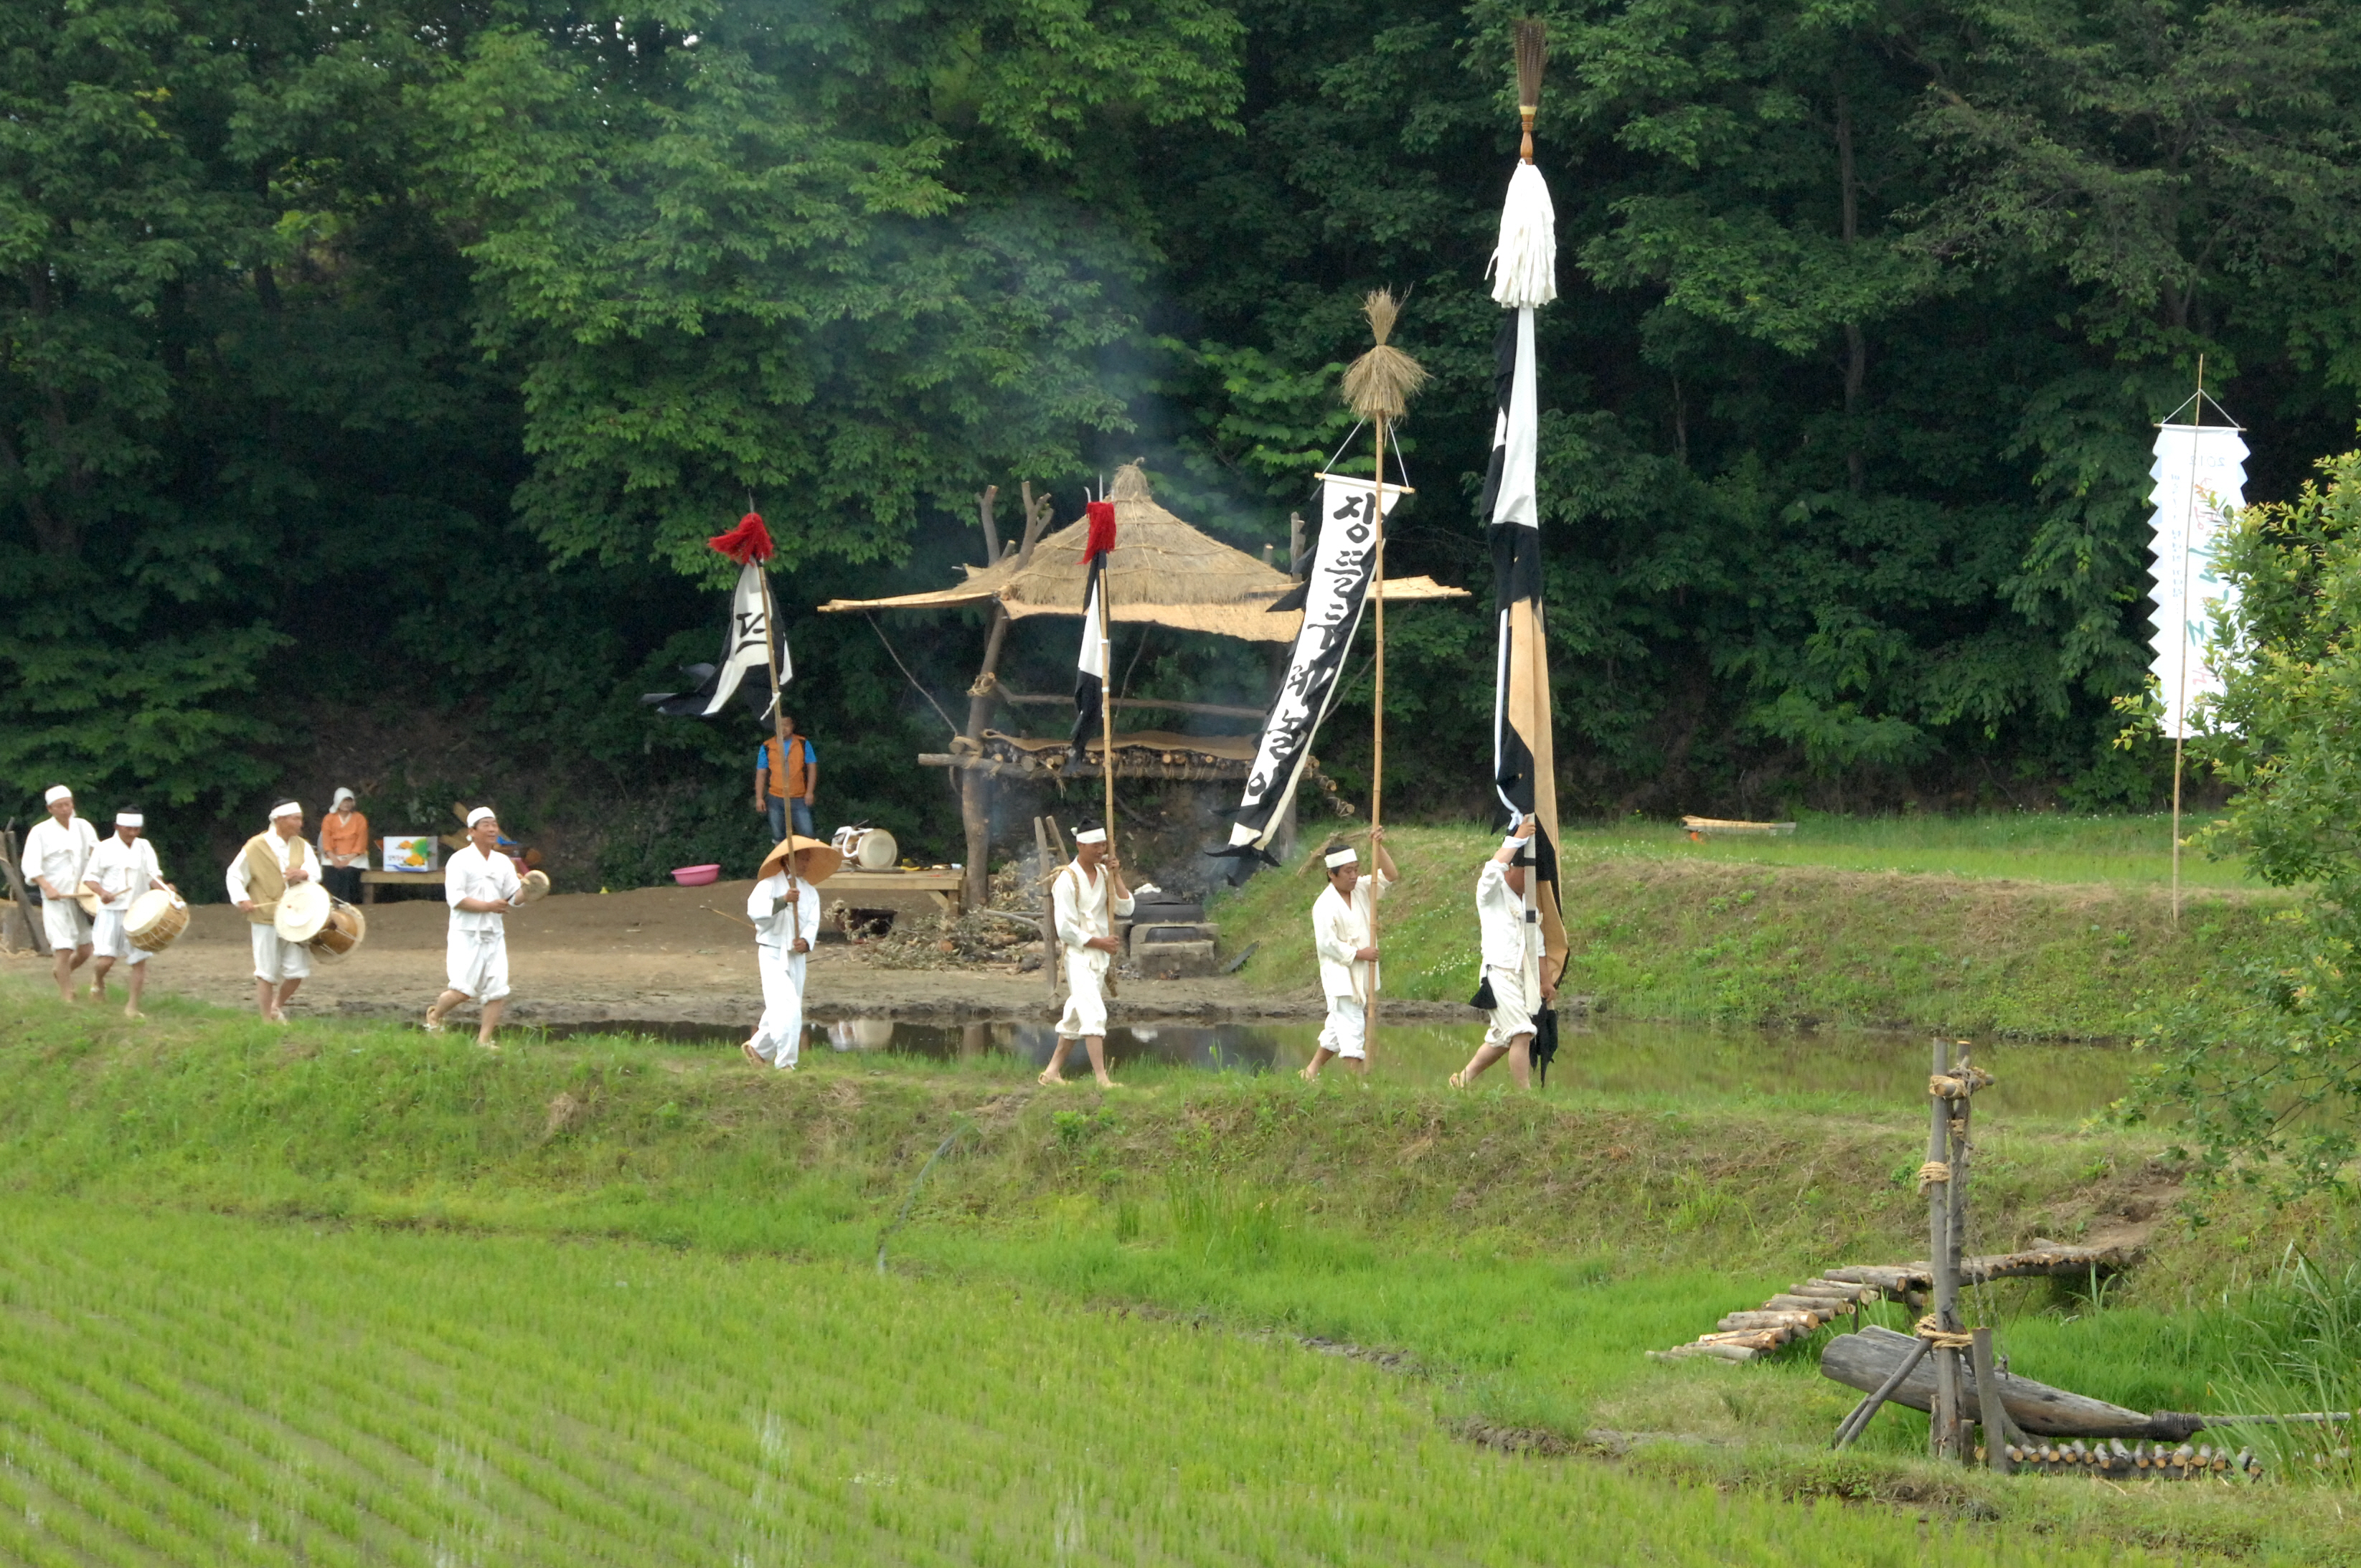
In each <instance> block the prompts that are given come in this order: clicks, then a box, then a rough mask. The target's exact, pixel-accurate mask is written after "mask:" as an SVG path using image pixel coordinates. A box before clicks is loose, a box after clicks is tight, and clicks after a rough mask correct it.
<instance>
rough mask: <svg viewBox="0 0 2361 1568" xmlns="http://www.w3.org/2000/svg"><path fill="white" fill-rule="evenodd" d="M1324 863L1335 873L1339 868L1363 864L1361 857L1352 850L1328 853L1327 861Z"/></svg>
mask: <svg viewBox="0 0 2361 1568" xmlns="http://www.w3.org/2000/svg"><path fill="white" fill-rule="evenodd" d="M1322 863H1323V865H1325V866H1326V867H1327V868H1328V869H1329V870H1330V871H1332V872H1333V871H1334V870H1335V869H1336V868H1337V867H1338V866H1357V865H1359V864H1360V863H1361V857H1360V855H1359V854H1358V853H1357V852H1356V851H1355V850H1329V851H1328V858H1327V860H1326V861H1323V862H1322Z"/></svg>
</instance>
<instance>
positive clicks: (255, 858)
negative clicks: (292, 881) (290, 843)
mask: <svg viewBox="0 0 2361 1568" xmlns="http://www.w3.org/2000/svg"><path fill="white" fill-rule="evenodd" d="M241 852H242V853H243V854H244V855H245V856H246V895H247V897H248V898H250V899H252V900H253V901H254V907H253V908H252V909H250V910H248V911H247V916H246V918H247V923H248V924H250V925H255V926H268V925H269V924H270V923H271V921H272V920H274V919H276V918H277V917H278V915H279V901H280V899H282V898H284V897H286V896H287V869H286V867H285V866H284V865H283V864H282V863H281V862H280V859H279V836H278V835H277V834H275V833H271V832H269V831H267V830H266V831H264V832H260V833H257V834H256V835H255V836H254V837H253V838H251V839H247V841H246V848H245V850H243V851H241Z"/></svg>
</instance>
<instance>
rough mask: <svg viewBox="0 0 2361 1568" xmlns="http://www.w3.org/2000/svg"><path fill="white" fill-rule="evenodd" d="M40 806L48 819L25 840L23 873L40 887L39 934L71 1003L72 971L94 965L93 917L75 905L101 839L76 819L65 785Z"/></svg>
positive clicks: (53, 788) (62, 997)
mask: <svg viewBox="0 0 2361 1568" xmlns="http://www.w3.org/2000/svg"><path fill="white" fill-rule="evenodd" d="M41 803H42V804H43V805H44V806H48V807H49V816H48V817H45V818H43V819H42V820H41V821H38V822H36V823H34V824H33V826H32V828H31V830H30V831H29V832H27V834H26V835H25V869H26V870H27V871H28V872H32V873H33V880H34V881H35V882H36V883H38V884H39V885H40V889H41V928H42V930H43V931H44V932H45V933H47V935H48V937H49V951H50V952H51V953H53V954H55V955H56V958H55V960H54V961H53V962H52V964H51V965H50V972H51V973H52V974H53V975H54V976H55V978H56V980H57V982H58V1000H59V1001H60V1002H71V1001H72V1000H73V999H74V979H73V976H74V970H78V969H80V968H82V965H84V964H86V963H88V962H90V916H87V915H84V914H83V913H82V905H79V904H77V903H75V902H74V899H75V897H76V895H78V894H80V893H81V892H82V873H83V872H84V871H85V870H87V869H88V867H89V865H90V857H91V855H92V854H93V852H95V851H96V850H97V849H98V833H97V830H96V829H94V828H92V827H91V825H90V824H89V823H88V822H85V821H84V820H82V818H81V817H77V816H75V815H74V797H73V791H71V790H70V789H68V788H67V787H66V786H65V785H63V784H51V785H50V786H49V792H48V793H47V794H45V795H42V796H41Z"/></svg>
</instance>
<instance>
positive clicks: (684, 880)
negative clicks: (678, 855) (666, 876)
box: [672, 866, 721, 887]
mask: <svg viewBox="0 0 2361 1568" xmlns="http://www.w3.org/2000/svg"><path fill="white" fill-rule="evenodd" d="M720 879H721V868H720V867H719V866H682V867H679V868H678V869H676V870H675V871H674V872H673V873H672V880H673V881H675V882H676V883H680V885H681V886H683V887H703V886H704V885H705V884H706V883H710V882H719V880H720Z"/></svg>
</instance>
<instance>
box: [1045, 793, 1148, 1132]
mask: <svg viewBox="0 0 2361 1568" xmlns="http://www.w3.org/2000/svg"><path fill="white" fill-rule="evenodd" d="M1049 905H1050V909H1051V911H1052V913H1053V914H1054V916H1056V923H1057V928H1058V945H1059V947H1060V949H1061V950H1062V951H1063V952H1064V954H1065V958H1066V1011H1065V1012H1064V1013H1063V1014H1061V1015H1060V1017H1059V1019H1058V1045H1057V1048H1056V1049H1055V1050H1053V1051H1051V1052H1050V1053H1049V1066H1048V1067H1046V1068H1043V1069H1041V1081H1042V1082H1043V1083H1063V1082H1065V1081H1066V1070H1065V1069H1066V1053H1067V1052H1069V1051H1071V1050H1072V1049H1073V1047H1074V1042H1075V1041H1076V1040H1077V1039H1079V1040H1081V1041H1082V1044H1083V1046H1084V1047H1086V1048H1087V1049H1088V1050H1089V1052H1090V1056H1091V1071H1092V1072H1093V1074H1095V1075H1096V1076H1097V1078H1098V1080H1099V1087H1100V1088H1101V1089H1112V1088H1114V1087H1115V1080H1114V1079H1112V1078H1109V1077H1108V1076H1107V1069H1106V1022H1107V1005H1106V991H1105V981H1106V972H1107V970H1108V969H1109V968H1110V967H1111V966H1112V965H1113V964H1114V962H1115V955H1116V954H1118V953H1120V952H1122V951H1123V944H1122V943H1121V942H1119V941H1117V940H1116V939H1115V921H1116V920H1117V919H1120V918H1122V917H1123V916H1127V915H1129V914H1130V913H1131V889H1129V888H1128V887H1126V886H1125V885H1124V882H1123V866H1122V863H1121V862H1120V861H1117V860H1116V859H1115V852H1114V851H1113V850H1110V849H1109V848H1108V847H1107V836H1106V829H1105V828H1103V827H1101V826H1099V824H1097V823H1095V822H1084V823H1083V824H1082V827H1080V828H1077V829H1076V830H1075V832H1074V859H1073V861H1072V863H1071V864H1070V865H1068V866H1066V867H1065V868H1064V869H1062V870H1061V871H1060V872H1058V876H1057V880H1056V881H1055V882H1053V883H1051V884H1050V894H1049Z"/></svg>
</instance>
